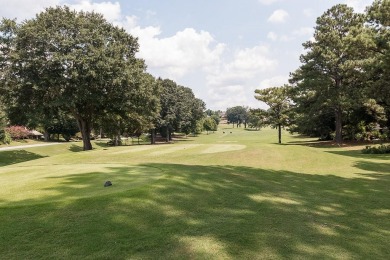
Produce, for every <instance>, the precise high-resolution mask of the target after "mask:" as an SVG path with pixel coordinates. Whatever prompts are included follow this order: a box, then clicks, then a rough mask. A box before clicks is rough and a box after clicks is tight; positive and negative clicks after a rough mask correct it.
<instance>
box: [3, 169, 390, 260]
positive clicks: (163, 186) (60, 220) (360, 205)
mask: <svg viewBox="0 0 390 260" xmlns="http://www.w3.org/2000/svg"><path fill="white" fill-rule="evenodd" d="M142 166H143V167H152V168H155V169H160V170H161V171H163V172H164V173H165V174H164V177H163V178H160V179H159V180H158V181H155V182H152V183H149V184H147V185H146V184H145V186H139V187H138V188H137V189H130V188H129V189H128V190H124V191H123V192H119V193H114V194H109V195H107V196H95V197H90V198H83V199H80V200H74V201H72V202H69V201H68V202H67V203H64V204H61V205H59V204H58V203H47V204H44V205H41V206H33V207H7V210H6V211H7V214H5V213H4V212H5V211H4V210H3V211H1V212H0V228H1V230H2V232H4V234H12V236H7V237H8V239H7V240H6V241H3V242H2V243H1V244H3V245H2V246H0V249H4V250H2V252H3V256H5V257H7V256H14V257H15V256H18V258H23V257H24V256H29V257H30V258H39V257H41V256H45V257H47V258H52V257H57V258H58V257H59V256H61V257H66V258H83V257H89V258H122V259H124V258H141V259H155V258H162V259H165V258H180V259H183V258H190V259H194V258H202V259H203V258H226V259H229V258H242V259H265V258H268V259H270V258H272V259H281V258H284V259H294V258H295V259H307V258H309V259H318V258H320V259H335V258H336V259H368V258H369V259H386V258H387V257H388V256H389V254H390V244H389V243H390V242H389V239H388V238H389V235H390V233H389V232H390V220H389V218H388V216H389V213H390V198H389V181H390V174H388V172H387V171H386V170H385V168H384V167H386V165H382V166H383V168H382V166H381V167H379V168H375V167H376V166H377V165H376V164H375V165H369V164H367V163H366V162H359V163H358V164H357V165H356V168H357V171H360V172H361V171H362V170H364V171H367V170H369V171H371V170H373V171H372V173H370V172H366V173H365V174H367V175H366V176H364V175H357V177H356V178H351V179H346V178H342V177H338V176H334V175H310V174H301V173H296V172H289V171H273V170H266V169H259V168H251V167H241V166H228V165H220V166H202V165H183V164H155V163H148V164H144V165H142ZM375 169H377V170H375ZM117 170H118V169H117ZM114 171H116V170H114ZM122 171H123V169H122V170H121V169H119V170H118V171H117V174H121V172H122ZM91 174H92V173H91ZM83 178H85V176H80V175H72V176H69V178H67V180H66V181H65V183H64V184H63V186H59V187H57V188H56V189H57V191H58V193H59V196H60V194H61V193H64V192H66V193H67V194H71V193H72V190H69V187H70V186H72V185H73V184H75V183H85V181H86V180H85V179H83ZM87 184H88V183H87ZM113 188H115V186H113ZM37 202H44V199H42V201H37ZM26 219H27V220H26ZM15 226H16V227H17V228H15ZM11 245H12V246H11ZM37 245H39V250H37V249H36V247H37ZM7 246H8V247H7ZM2 247H4V248H2ZM15 252H17V254H16V253H15ZM59 254H61V255H59Z"/></svg>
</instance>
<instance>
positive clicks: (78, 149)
mask: <svg viewBox="0 0 390 260" xmlns="http://www.w3.org/2000/svg"><path fill="white" fill-rule="evenodd" d="M69 151H71V152H74V153H78V152H82V151H84V150H83V147H81V146H80V145H75V144H72V145H71V146H70V147H69Z"/></svg>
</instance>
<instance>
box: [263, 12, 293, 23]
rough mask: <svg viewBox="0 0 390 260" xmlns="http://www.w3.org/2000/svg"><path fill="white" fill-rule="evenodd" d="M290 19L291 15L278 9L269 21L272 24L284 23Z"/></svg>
mask: <svg viewBox="0 0 390 260" xmlns="http://www.w3.org/2000/svg"><path fill="white" fill-rule="evenodd" d="M288 17H289V14H288V13H287V12H286V11H285V10H282V9H278V10H276V11H274V12H273V13H272V14H271V16H270V17H269V18H268V21H269V22H271V23H284V22H285V21H286V19H287V18H288Z"/></svg>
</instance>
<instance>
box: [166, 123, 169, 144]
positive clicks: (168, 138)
mask: <svg viewBox="0 0 390 260" xmlns="http://www.w3.org/2000/svg"><path fill="white" fill-rule="evenodd" d="M166 138H167V139H166V141H167V143H169V127H168V126H167V136H166Z"/></svg>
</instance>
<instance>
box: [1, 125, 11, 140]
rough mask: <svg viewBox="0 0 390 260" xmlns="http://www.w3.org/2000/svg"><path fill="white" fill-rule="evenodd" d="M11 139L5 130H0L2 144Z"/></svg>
mask: <svg viewBox="0 0 390 260" xmlns="http://www.w3.org/2000/svg"><path fill="white" fill-rule="evenodd" d="M11 141H12V138H11V135H10V134H9V133H8V132H6V131H5V130H3V129H1V130H0V142H2V143H4V144H10V143H11Z"/></svg>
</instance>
